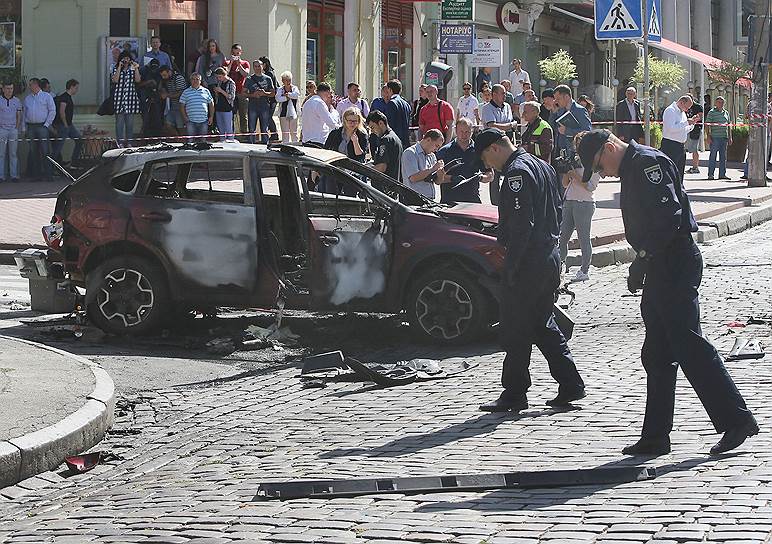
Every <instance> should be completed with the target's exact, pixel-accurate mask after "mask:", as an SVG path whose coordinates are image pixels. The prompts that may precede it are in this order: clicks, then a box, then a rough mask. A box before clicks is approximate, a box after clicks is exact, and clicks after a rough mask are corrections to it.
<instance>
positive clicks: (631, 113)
mask: <svg viewBox="0 0 772 544" xmlns="http://www.w3.org/2000/svg"><path fill="white" fill-rule="evenodd" d="M636 92H637V91H636V90H635V87H628V88H627V91H625V99H624V100H621V101H620V102H619V103H618V104H617V123H619V124H617V126H616V133H617V136H619V139H620V140H622V141H623V142H629V141H631V140H635V141H636V142H638V143H641V144H642V143H643V125H630V124H626V123H630V122H637V123H640V122H641V121H643V115H641V103H640V102H638V100H636V98H635V97H636Z"/></svg>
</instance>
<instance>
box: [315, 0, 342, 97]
mask: <svg viewBox="0 0 772 544" xmlns="http://www.w3.org/2000/svg"><path fill="white" fill-rule="evenodd" d="M344 7H345V2H344V0H308V14H307V17H308V37H307V38H306V48H307V49H306V78H307V79H311V80H314V81H317V82H318V81H326V82H327V83H329V84H330V86H331V87H332V89H333V91H335V92H336V93H338V94H343V93H344V89H345V85H346V83H347V82H346V81H344V80H343V78H342V77H341V76H342V74H344V73H345V72H344V70H345V67H344V62H343V13H344Z"/></svg>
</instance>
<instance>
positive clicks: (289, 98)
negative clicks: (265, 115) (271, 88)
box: [276, 72, 300, 144]
mask: <svg viewBox="0 0 772 544" xmlns="http://www.w3.org/2000/svg"><path fill="white" fill-rule="evenodd" d="M279 77H280V78H281V83H282V85H281V87H279V88H278V89H277V90H276V102H278V103H279V124H280V125H281V141H282V142H283V143H285V144H286V143H290V142H297V141H298V111H299V109H298V99H299V98H300V90H299V89H298V88H297V87H295V85H293V84H292V72H284V73H282V74H281V76H279Z"/></svg>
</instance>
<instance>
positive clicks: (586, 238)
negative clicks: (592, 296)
mask: <svg viewBox="0 0 772 544" xmlns="http://www.w3.org/2000/svg"><path fill="white" fill-rule="evenodd" d="M583 172H584V170H583V169H582V168H578V169H576V170H571V171H570V172H569V173H568V174H566V175H565V176H563V180H564V181H563V186H564V187H565V190H566V193H565V201H564V202H563V222H562V223H561V224H560V260H561V262H566V257H567V256H568V242H569V240H571V236H572V235H573V234H574V230H576V234H577V236H578V238H579V247H580V248H581V250H582V266H581V268H580V269H579V271H578V272H577V273H576V276H574V279H573V280H571V281H586V280H588V279H590V275H589V273H590V262H591V261H592V237H591V236H590V229H591V227H592V216H593V215H594V214H595V197H594V196H593V192H594V191H595V189H597V188H598V182H599V181H600V176H599V175H598V174H593V175H592V177H591V178H590V181H588V182H587V183H583V182H582V174H583ZM566 272H568V266H566Z"/></svg>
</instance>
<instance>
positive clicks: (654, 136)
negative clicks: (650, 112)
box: [649, 124, 662, 149]
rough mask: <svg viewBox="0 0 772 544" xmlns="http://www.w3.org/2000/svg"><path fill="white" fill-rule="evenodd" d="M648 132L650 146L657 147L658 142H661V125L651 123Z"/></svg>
mask: <svg viewBox="0 0 772 544" xmlns="http://www.w3.org/2000/svg"><path fill="white" fill-rule="evenodd" d="M649 134H650V135H651V147H654V148H656V149H659V144H661V143H662V125H657V124H654V125H651V126H650V127H649Z"/></svg>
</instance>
